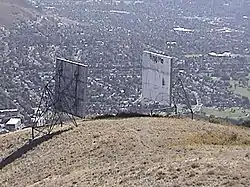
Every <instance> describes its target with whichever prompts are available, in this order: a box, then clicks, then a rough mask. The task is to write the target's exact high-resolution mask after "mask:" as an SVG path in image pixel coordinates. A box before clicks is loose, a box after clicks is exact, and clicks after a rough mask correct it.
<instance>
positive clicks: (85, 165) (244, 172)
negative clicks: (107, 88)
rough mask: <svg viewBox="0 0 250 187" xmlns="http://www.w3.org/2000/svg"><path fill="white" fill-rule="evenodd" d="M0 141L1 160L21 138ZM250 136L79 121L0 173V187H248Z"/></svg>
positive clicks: (151, 123)
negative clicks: (74, 126)
mask: <svg viewBox="0 0 250 187" xmlns="http://www.w3.org/2000/svg"><path fill="white" fill-rule="evenodd" d="M27 133H28V132H26V131H23V132H20V133H14V134H6V135H2V136H0V145H1V146H0V152H1V157H2V158H3V157H5V156H7V155H8V154H9V152H10V151H11V150H13V149H14V146H15V145H16V144H17V145H21V144H22V143H23V142H24V141H26V140H27V138H28V136H27ZM249 172H250V131H249V129H247V128H240V127H234V126H227V125H217V124H211V123H207V122H202V121H192V120H189V119H167V118H129V119H106V120H95V121H87V122H86V121H85V122H81V124H80V125H79V126H78V127H76V128H73V130H69V131H67V132H64V133H62V134H60V135H57V136H54V137H53V138H52V139H50V140H48V141H45V142H43V143H41V144H40V145H38V146H37V147H34V148H33V149H32V150H30V151H28V152H27V153H26V154H24V155H23V156H22V157H21V158H19V159H17V160H15V161H14V162H12V163H11V164H9V165H7V166H6V167H4V168H3V169H2V171H1V172H0V184H2V186H8V187H9V186H30V187H31V186H32V187H33V186H143V187H145V186H192V185H194V186H234V185H237V186H250V175H249Z"/></svg>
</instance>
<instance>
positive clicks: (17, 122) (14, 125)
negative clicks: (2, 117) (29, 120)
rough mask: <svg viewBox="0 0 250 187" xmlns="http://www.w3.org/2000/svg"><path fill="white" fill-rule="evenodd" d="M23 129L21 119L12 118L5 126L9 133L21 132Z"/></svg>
mask: <svg viewBox="0 0 250 187" xmlns="http://www.w3.org/2000/svg"><path fill="white" fill-rule="evenodd" d="M22 128H23V125H22V120H21V119H20V118H10V120H9V121H7V123H6V124H5V129H7V130H9V131H15V130H20V129H22Z"/></svg>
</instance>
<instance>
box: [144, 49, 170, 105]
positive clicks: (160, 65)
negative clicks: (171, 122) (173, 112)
mask: <svg viewBox="0 0 250 187" xmlns="http://www.w3.org/2000/svg"><path fill="white" fill-rule="evenodd" d="M172 63H173V58H172V57H169V56H166V55H162V54H158V53H154V52H149V51H144V52H143V58H142V102H143V103H144V104H148V103H155V102H158V103H159V104H162V105H168V106H170V105H171V95H172Z"/></svg>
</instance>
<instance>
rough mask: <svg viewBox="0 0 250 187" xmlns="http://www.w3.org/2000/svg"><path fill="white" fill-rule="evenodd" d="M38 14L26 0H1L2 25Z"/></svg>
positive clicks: (0, 18) (0, 16)
mask: <svg viewBox="0 0 250 187" xmlns="http://www.w3.org/2000/svg"><path fill="white" fill-rule="evenodd" d="M35 15H36V12H35V11H34V9H33V8H32V7H31V6H30V5H29V4H28V3H27V1H26V0H0V25H10V24H12V23H14V22H17V21H22V20H28V19H31V18H33V17H34V16H35Z"/></svg>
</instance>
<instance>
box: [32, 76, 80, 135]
mask: <svg viewBox="0 0 250 187" xmlns="http://www.w3.org/2000/svg"><path fill="white" fill-rule="evenodd" d="M56 76H58V75H56ZM56 76H55V77H56ZM59 76H60V72H59ZM55 77H53V78H52V79H51V80H50V81H49V82H48V83H47V84H46V85H45V87H44V89H43V92H42V96H41V99H40V102H39V106H38V110H37V111H36V113H35V122H34V124H33V125H32V126H31V138H32V140H34V139H35V138H37V137H39V136H43V135H48V134H50V133H51V132H52V130H53V129H54V127H55V126H56V125H61V127H62V125H63V122H64V121H70V122H72V123H73V124H74V125H75V126H77V122H76V120H75V117H74V116H73V115H71V114H69V113H67V112H64V111H63V110H62V109H60V108H58V106H60V101H61V100H63V99H65V98H61V95H60V94H59V96H58V98H56V97H55V94H54V92H53V90H54V84H53V83H52V81H53V80H55ZM73 79H74V78H73ZM72 82H73V80H72V81H70V83H69V85H68V86H67V87H66V88H65V90H64V91H66V90H67V89H68V87H69V86H70V84H71V83H72ZM40 120H44V121H45V124H42V125H41V126H39V125H38V124H39V121H40Z"/></svg>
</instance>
